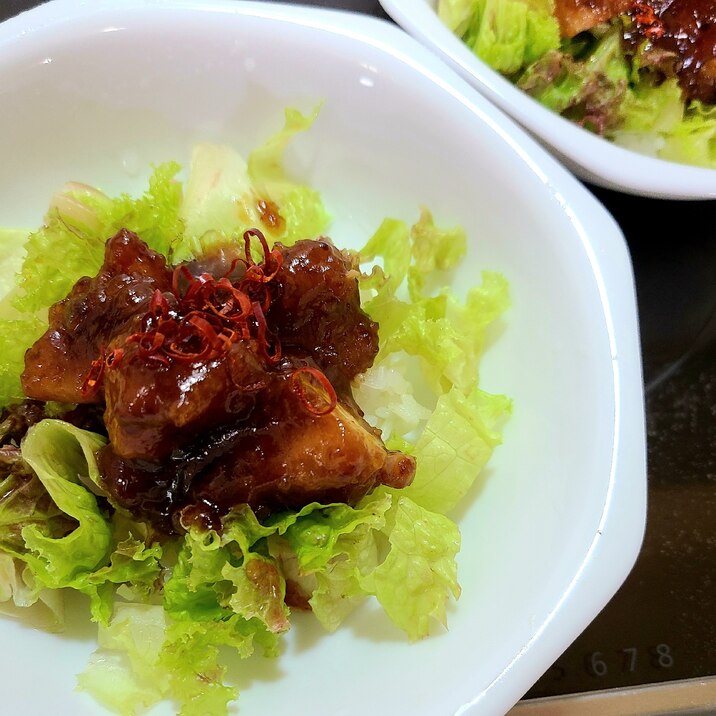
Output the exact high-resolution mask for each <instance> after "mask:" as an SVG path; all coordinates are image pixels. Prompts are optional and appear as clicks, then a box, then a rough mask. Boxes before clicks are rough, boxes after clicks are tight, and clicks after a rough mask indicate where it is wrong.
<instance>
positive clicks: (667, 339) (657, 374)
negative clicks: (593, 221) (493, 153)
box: [0, 0, 716, 696]
mask: <svg viewBox="0 0 716 716" xmlns="http://www.w3.org/2000/svg"><path fill="white" fill-rule="evenodd" d="M237 1H240V0H237ZM37 4H39V3H38V2H33V0H0V20H4V19H6V18H8V17H10V16H12V15H15V14H17V13H19V12H20V11H22V10H25V9H28V8H30V7H32V6H34V5H37ZM302 4H311V5H319V6H323V7H333V8H340V9H344V10H354V11H360V12H364V13H367V14H371V15H374V16H377V17H382V18H386V19H387V16H386V15H385V13H384V12H383V11H382V9H381V8H380V5H379V3H378V2H377V1H375V0H314V1H313V2H309V1H306V0H304V2H303V3H302ZM587 189H588V190H589V191H591V192H592V193H593V194H594V195H595V196H596V197H597V198H598V199H599V200H600V201H601V202H602V203H603V204H604V205H605V206H606V207H607V208H608V209H609V211H610V212H611V213H612V214H613V216H614V217H615V218H616V220H617V222H618V223H619V225H620V226H621V228H622V230H623V232H624V235H625V237H626V240H627V242H628V245H629V249H630V252H631V256H632V261H633V265H634V272H635V276H636V287H637V297H638V302H639V315H640V323H641V338H642V346H643V356H644V358H643V360H644V375H645V382H646V387H647V391H646V397H647V423H648V460H649V508H648V519H647V530H646V537H645V541H644V546H643V549H642V552H641V555H640V557H639V559H638V561H637V564H636V566H635V568H634V570H633V571H632V573H631V575H630V576H629V577H628V579H627V580H626V582H625V584H624V585H623V587H622V588H621V589H620V590H619V592H618V593H617V595H616V596H615V597H614V598H613V599H612V601H611V602H610V603H609V605H607V607H606V608H605V609H604V610H603V612H602V613H601V614H600V615H599V616H598V617H597V619H596V620H595V621H594V622H593V623H592V624H591V625H590V626H589V627H588V628H587V629H586V630H585V631H584V632H583V634H582V635H581V636H580V637H578V639H577V640H576V641H575V643H574V644H573V645H572V646H571V647H570V648H569V649H568V650H567V651H566V652H565V654H564V655H563V656H562V657H561V658H560V659H559V660H558V661H557V662H556V664H555V665H554V666H553V667H552V668H551V669H549V670H548V672H547V673H546V674H545V675H544V677H543V678H542V679H541V680H540V681H539V682H538V683H537V684H536V685H535V686H534V687H533V688H532V690H531V691H530V692H529V694H528V696H548V695H554V694H559V693H572V692H578V691H588V690H593V689H601V688H609V687H620V686H627V685H635V684H644V683H652V682H657V681H666V680H672V679H682V678H690V677H701V676H707V675H712V674H716V201H697V202H673V201H664V200H655V199H645V198H638V197H633V196H629V195H626V194H621V193H619V192H614V191H608V190H605V189H600V188H598V187H595V186H591V185H587Z"/></svg>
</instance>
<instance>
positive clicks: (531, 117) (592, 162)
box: [380, 0, 716, 199]
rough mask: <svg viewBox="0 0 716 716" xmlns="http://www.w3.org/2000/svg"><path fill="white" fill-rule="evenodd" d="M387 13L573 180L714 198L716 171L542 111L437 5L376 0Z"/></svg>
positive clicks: (423, 1) (662, 195)
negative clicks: (450, 25)
mask: <svg viewBox="0 0 716 716" xmlns="http://www.w3.org/2000/svg"><path fill="white" fill-rule="evenodd" d="M380 3H381V5H382V6H383V8H384V9H385V11H386V12H387V13H388V14H389V15H390V16H391V17H392V18H393V19H394V20H395V21H396V22H397V23H398V24H399V25H401V26H402V27H403V28H404V29H405V30H407V31H408V32H409V33H410V34H411V35H413V36H414V37H416V38H417V39H418V40H419V41H420V42H421V43H423V44H424V45H425V46H426V47H428V48H430V49H431V50H433V51H434V52H435V53H436V54H437V55H438V56H439V57H441V58H442V59H443V60H445V61H447V63H448V64H449V65H451V66H452V67H453V68H454V69H455V70H456V71H457V72H458V73H459V74H461V75H462V77H464V78H465V79H466V80H467V81H468V82H469V83H471V84H472V85H473V87H475V88H476V89H477V90H478V91H479V92H480V93H482V94H483V95H484V96H485V97H487V98H488V99H490V100H491V101H492V102H494V103H495V104H496V105H497V106H498V107H500V108H501V109H502V110H504V111H505V112H507V114H509V115H510V116H511V117H513V118H514V119H516V120H517V121H518V122H519V123H520V124H522V126H523V127H525V128H526V129H527V130H528V131H530V132H531V133H532V134H533V135H534V136H535V137H536V138H537V139H539V140H540V141H541V142H542V143H544V144H545V145H546V146H547V147H548V148H550V149H551V151H552V152H553V153H554V154H555V155H556V156H557V157H559V158H560V159H561V160H562V161H563V162H564V164H565V165H566V166H567V167H569V168H570V169H571V170H572V171H573V172H575V174H577V175H578V176H580V177H581V178H583V179H585V180H586V181H590V182H593V183H595V184H598V185H600V186H605V187H607V188H610V189H616V190H619V191H624V192H628V193H631V194H639V195H643V196H652V197H658V198H669V199H710V198H711V199H713V198H716V170H714V169H703V168H699V167H692V166H687V165H685V164H677V163H675V162H668V161H665V160H663V159H656V158H654V157H648V156H645V155H642V154H637V153H636V152H634V151H631V150H628V149H624V148H622V147H618V146H616V145H615V144H612V143H611V142H609V141H608V140H606V139H602V138H601V137H598V136H597V135H595V134H592V133H591V132H588V131H587V130H585V129H582V128H581V127H579V126H578V125H576V124H574V123H573V122H570V121H568V120H566V119H564V118H562V117H560V116H559V115H558V114H556V113H555V112H552V111H551V110H548V109H546V108H545V107H543V106H542V105H540V104H539V102H537V101H536V100H534V99H532V97H530V96H529V95H527V94H525V93H524V92H522V91H521V90H519V89H518V88H517V87H515V86H514V85H513V84H512V83H511V82H509V81H508V80H506V79H505V78H504V77H502V75H500V74H499V73H498V72H495V71H494V70H493V69H492V68H490V67H489V66H488V65H487V64H485V63H484V62H483V61H482V60H480V59H479V58H478V57H477V56H476V55H475V54H474V53H473V52H472V50H470V49H469V48H468V47H467V46H466V45H465V44H464V43H463V42H462V40H460V39H459V38H458V37H456V36H455V35H454V34H453V33H452V32H450V30H448V29H447V27H445V26H444V25H443V23H442V22H441V21H440V19H439V18H438V16H437V14H436V11H435V8H436V7H437V0H380Z"/></svg>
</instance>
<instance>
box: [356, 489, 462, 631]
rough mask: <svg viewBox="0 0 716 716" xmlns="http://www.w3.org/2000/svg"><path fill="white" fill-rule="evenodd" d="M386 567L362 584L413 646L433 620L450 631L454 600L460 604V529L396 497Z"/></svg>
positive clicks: (364, 580)
mask: <svg viewBox="0 0 716 716" xmlns="http://www.w3.org/2000/svg"><path fill="white" fill-rule="evenodd" d="M390 517H391V521H392V525H391V529H389V531H388V540H389V542H390V550H389V552H388V555H387V557H386V558H385V561H383V562H382V564H380V565H379V566H378V567H376V569H374V570H373V571H372V572H370V573H369V574H368V575H366V576H364V577H363V578H362V579H361V585H362V586H363V588H364V589H366V591H367V592H368V593H370V594H374V595H375V596H376V598H377V599H378V601H379V602H380V604H381V605H382V606H383V608H384V609H385V611H386V613H387V614H388V616H389V617H390V619H391V620H392V621H393V623H395V624H396V626H398V627H400V628H401V629H403V630H404V631H405V632H406V633H407V635H408V637H409V638H410V639H411V640H415V639H420V638H422V637H425V636H427V635H428V633H429V631H430V623H431V620H432V619H435V620H436V621H437V622H439V623H440V624H442V625H443V626H446V622H447V620H446V603H447V597H448V596H449V594H452V596H453V597H454V598H455V599H457V598H458V597H459V596H460V587H459V585H458V583H457V564H456V562H455V557H456V555H457V553H458V551H459V550H460V532H459V530H458V528H457V525H456V524H455V523H454V522H452V520H450V519H449V518H447V517H445V516H444V515H440V514H437V513H435V512H431V511H429V510H426V509H424V508H422V507H420V506H419V505H417V504H415V503H414V502H413V501H412V500H411V499H410V498H409V497H407V496H406V495H404V494H401V493H397V494H396V505H395V509H394V511H393V512H392V514H391V515H390Z"/></svg>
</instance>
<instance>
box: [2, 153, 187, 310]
mask: <svg viewBox="0 0 716 716" xmlns="http://www.w3.org/2000/svg"><path fill="white" fill-rule="evenodd" d="M178 171H179V165H178V164H176V163H174V162H169V163H167V164H163V165H161V166H159V167H157V168H156V169H155V170H154V173H153V174H152V176H151V177H150V179H149V188H148V190H147V192H146V193H145V194H144V195H143V196H140V197H139V198H132V197H130V196H128V195H127V194H122V195H121V196H119V197H117V198H116V199H110V198H109V197H107V196H105V195H104V194H102V193H101V192H99V191H97V190H96V189H91V188H90V187H84V186H83V185H77V184H70V185H68V186H67V187H65V190H64V191H62V192H60V193H58V194H56V195H55V196H54V197H53V200H52V204H51V206H50V209H49V210H48V212H47V215H46V217H45V225H44V226H43V227H42V228H41V229H40V230H39V231H36V232H34V233H32V234H30V237H29V238H28V240H27V243H26V244H25V248H26V250H27V255H26V258H25V261H24V263H23V266H22V271H21V273H20V281H19V285H20V289H21V291H20V293H19V295H18V296H17V297H16V298H15V301H14V305H15V306H16V308H17V309H18V310H20V311H24V312H35V311H38V310H41V309H44V308H47V307H48V306H50V305H52V304H53V303H55V302H57V301H59V300H61V299H63V298H64V297H65V296H66V295H67V294H68V293H69V291H70V289H71V288H72V286H73V285H74V284H75V282H76V281H77V280H78V279H79V278H80V277H82V276H94V275H95V274H96V273H97V271H98V270H99V267H100V266H101V265H102V259H103V257H104V247H105V242H106V241H107V239H108V238H110V237H111V236H113V235H114V234H116V233H117V231H119V229H121V228H126V229H129V230H130V231H135V232H136V233H138V234H139V235H140V236H141V237H142V239H143V240H144V241H145V242H146V243H147V244H149V246H150V247H151V248H153V249H155V250H156V251H160V252H162V253H164V254H167V253H169V247H170V246H171V244H172V243H173V242H174V241H175V239H176V237H177V235H179V234H181V231H182V223H181V221H180V219H179V207H180V204H181V185H180V184H179V183H178V182H176V181H174V176H175V175H176V173H177V172H178ZM57 256H62V261H59V262H58V261H57Z"/></svg>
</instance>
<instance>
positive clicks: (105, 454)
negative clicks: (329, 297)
mask: <svg viewBox="0 0 716 716" xmlns="http://www.w3.org/2000/svg"><path fill="white" fill-rule="evenodd" d="M292 375H293V372H292V369H291V367H289V366H284V369H283V370H282V371H281V372H278V373H274V374H273V377H272V381H271V386H270V387H269V388H268V389H265V390H264V391H263V392H262V394H261V398H260V400H259V401H257V406H256V409H255V410H254V412H253V413H252V415H251V417H250V419H249V420H247V421H237V422H234V423H230V424H227V425H225V426H223V427H222V428H217V429H216V430H214V431H212V432H208V433H203V434H201V435H200V436H198V437H197V438H196V439H195V441H194V442H193V443H192V444H191V445H189V446H187V447H186V448H185V449H183V450H178V451H176V452H175V453H174V454H173V455H172V456H171V458H169V459H167V460H165V461H164V462H162V463H155V462H148V461H144V460H125V459H123V458H121V457H120V456H119V455H117V454H116V452H114V450H113V446H112V445H111V444H110V445H109V446H108V447H107V448H105V449H103V450H102V451H101V453H100V456H99V465H100V469H101V472H102V474H103V480H104V484H105V485H106V487H107V489H108V490H109V492H110V494H111V495H112V496H113V498H114V500H115V501H116V502H117V503H118V504H120V505H122V506H123V507H126V508H127V509H130V510H131V511H132V512H134V513H137V514H141V515H143V516H144V517H147V518H149V519H151V520H152V521H153V522H154V523H155V524H156V525H158V526H160V527H162V529H164V530H165V531H169V530H170V529H172V527H174V528H175V529H181V528H182V527H188V525H189V524H191V523H195V522H199V523H200V524H202V525H203V526H204V527H207V528H213V529H220V520H221V517H222V516H224V515H225V514H227V513H228V512H229V511H230V510H231V508H232V507H234V506H236V505H240V504H248V505H250V506H251V507H252V508H253V509H254V510H255V511H256V512H257V514H258V515H260V516H264V515H266V514H269V513H271V512H274V511H277V510H283V509H289V508H294V509H299V508H300V507H303V506H304V505H307V504H309V503H310V502H313V501H317V502H322V503H327V502H345V503H347V504H351V505H354V504H356V503H357V502H358V501H359V500H360V499H361V498H362V497H364V496H365V495H366V494H368V493H369V492H370V491H372V490H373V489H374V488H375V487H377V486H378V485H380V484H384V485H389V486H391V487H396V488H400V487H405V486H406V485H408V484H409V483H410V482H411V481H412V478H413V476H414V474H415V460H414V458H412V457H410V456H407V455H404V454H402V453H400V452H394V451H389V450H387V449H386V448H385V446H384V445H383V442H382V440H381V438H380V434H379V432H378V431H376V430H375V429H374V428H372V427H371V426H370V425H368V424H367V423H366V422H365V421H364V420H363V419H362V417H361V416H360V415H358V414H357V413H356V412H355V411H354V410H353V409H352V408H351V407H349V406H347V405H344V404H342V403H340V402H337V403H336V404H335V406H334V407H333V408H332V410H330V412H326V413H325V414H316V413H314V412H312V410H311V409H310V408H308V407H307V404H306V402H305V400H304V398H302V397H301V395H300V394H298V393H296V391H295V389H294V386H293V383H294V380H293V378H292ZM321 399H322V398H321ZM313 407H314V409H315V405H314V406H313Z"/></svg>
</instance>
